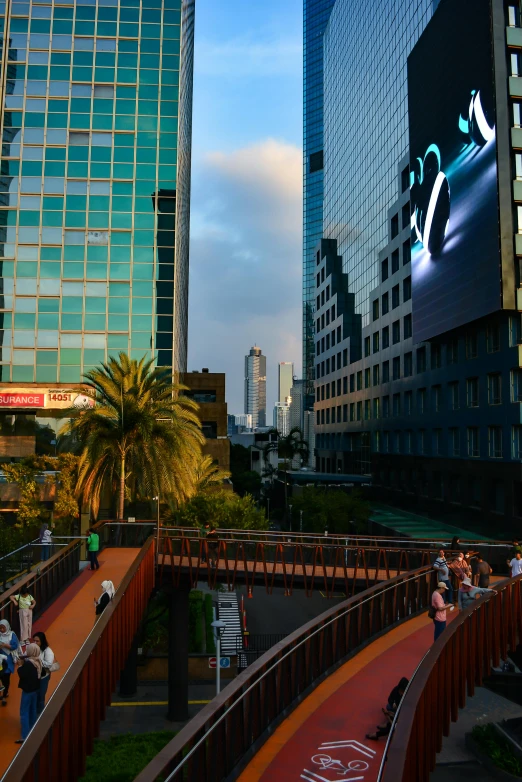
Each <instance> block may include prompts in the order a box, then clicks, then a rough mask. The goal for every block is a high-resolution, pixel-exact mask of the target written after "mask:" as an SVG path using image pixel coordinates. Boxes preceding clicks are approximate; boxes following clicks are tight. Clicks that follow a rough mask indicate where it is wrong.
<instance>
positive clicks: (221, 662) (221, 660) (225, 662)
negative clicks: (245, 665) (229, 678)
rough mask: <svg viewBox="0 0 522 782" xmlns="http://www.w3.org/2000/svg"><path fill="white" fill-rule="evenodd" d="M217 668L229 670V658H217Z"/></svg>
mask: <svg viewBox="0 0 522 782" xmlns="http://www.w3.org/2000/svg"><path fill="white" fill-rule="evenodd" d="M219 667H220V668H230V657H220V658H219Z"/></svg>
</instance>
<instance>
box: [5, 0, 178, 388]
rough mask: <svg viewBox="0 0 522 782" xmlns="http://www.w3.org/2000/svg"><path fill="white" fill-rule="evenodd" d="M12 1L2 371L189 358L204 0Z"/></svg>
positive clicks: (51, 371) (63, 379) (60, 378)
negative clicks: (193, 155)
mask: <svg viewBox="0 0 522 782" xmlns="http://www.w3.org/2000/svg"><path fill="white" fill-rule="evenodd" d="M0 10H1V14H2V16H1V17H0V21H1V23H2V28H3V49H2V60H1V69H2V72H1V82H0V85H1V90H2V94H1V96H0V100H1V106H2V112H1V120H2V129H1V130H2V157H1V163H0V375H1V378H0V379H1V380H2V381H11V382H13V383H27V382H42V383H56V382H58V383H67V384H69V383H76V382H79V381H80V379H81V376H82V374H83V373H84V372H85V371H87V370H89V369H90V368H92V367H93V366H94V365H97V364H99V362H100V361H103V360H105V359H106V358H107V356H108V355H111V354H114V353H116V352H118V351H120V350H123V351H127V352H129V354H130V355H131V356H132V357H134V358H141V357H142V356H143V355H147V356H155V357H156V358H157V361H158V364H160V365H168V366H170V365H172V366H174V367H175V368H176V369H184V368H185V363H186V320H187V289H188V219H189V208H188V201H189V193H190V136H191V132H190V131H191V105H192V58H193V22H194V0H141V2H140V0H119V1H118V0H98V3H96V0H77V2H75V3H72V2H54V4H52V5H51V4H50V3H49V2H47V3H45V2H35V1H34V0H33V2H27V1H26V2H18V1H17V0H14V1H13V2H10V3H8V4H6V3H0ZM180 74H181V78H180Z"/></svg>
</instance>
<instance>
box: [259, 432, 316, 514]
mask: <svg viewBox="0 0 522 782" xmlns="http://www.w3.org/2000/svg"><path fill="white" fill-rule="evenodd" d="M271 434H276V435H277V439H275V440H270V441H269V442H268V443H267V444H266V445H265V447H264V450H263V453H264V458H265V462H268V457H269V455H270V453H272V452H274V451H276V452H277V455H278V457H279V459H282V460H283V470H284V473H285V514H286V511H287V508H288V470H289V468H290V467H291V466H292V462H293V461H294V459H295V458H296V456H299V457H300V458H301V459H302V461H303V462H304V463H306V462H307V461H308V456H309V449H308V443H307V442H306V440H305V439H304V438H303V433H302V431H301V430H300V429H299V427H298V426H294V427H292V429H290V431H289V432H288V434H286V435H284V436H283V435H281V434H280V433H279V432H278V431H277V429H270V431H269V432H268V435H269V436H270V435H271Z"/></svg>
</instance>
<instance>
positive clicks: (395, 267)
mask: <svg viewBox="0 0 522 782" xmlns="http://www.w3.org/2000/svg"><path fill="white" fill-rule="evenodd" d="M391 270H392V274H395V272H398V271H399V251H398V250H394V251H393V252H392V256H391Z"/></svg>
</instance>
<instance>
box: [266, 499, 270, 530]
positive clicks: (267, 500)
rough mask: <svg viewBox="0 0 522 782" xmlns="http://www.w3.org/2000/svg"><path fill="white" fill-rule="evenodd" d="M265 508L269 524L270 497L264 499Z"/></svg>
mask: <svg viewBox="0 0 522 782" xmlns="http://www.w3.org/2000/svg"><path fill="white" fill-rule="evenodd" d="M266 507H267V516H268V523H269V524H270V497H267V498H266Z"/></svg>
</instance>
